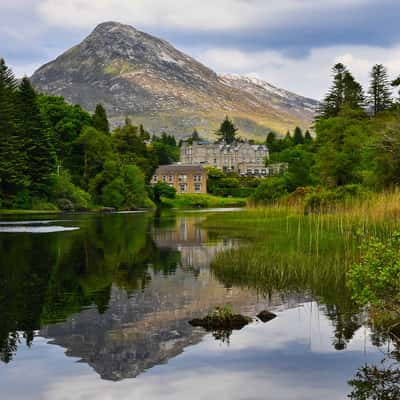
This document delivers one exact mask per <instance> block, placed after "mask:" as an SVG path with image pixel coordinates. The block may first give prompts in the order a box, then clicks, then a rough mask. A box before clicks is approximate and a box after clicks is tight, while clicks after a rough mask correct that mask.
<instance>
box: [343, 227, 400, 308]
mask: <svg viewBox="0 0 400 400" xmlns="http://www.w3.org/2000/svg"><path fill="white" fill-rule="evenodd" d="M361 252H362V259H361V261H360V262H359V263H357V264H354V265H353V266H352V267H351V268H350V270H349V272H348V282H349V286H350V288H351V290H352V292H353V298H354V300H355V301H356V302H357V303H358V304H361V305H373V306H375V307H377V308H379V309H382V310H390V309H393V307H395V308H397V310H398V311H400V232H395V233H394V234H393V236H392V237H391V238H389V239H387V240H386V241H382V240H380V239H377V238H374V237H373V238H371V239H369V240H368V241H367V242H366V243H364V244H363V245H362V247H361Z"/></svg>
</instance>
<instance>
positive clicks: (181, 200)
mask: <svg viewBox="0 0 400 400" xmlns="http://www.w3.org/2000/svg"><path fill="white" fill-rule="evenodd" d="M246 204H247V199H245V198H238V197H219V196H213V195H210V194H178V195H176V197H175V198H173V199H169V198H166V197H162V198H161V206H162V207H164V208H177V209H182V210H184V209H193V208H227V207H245V206H246Z"/></svg>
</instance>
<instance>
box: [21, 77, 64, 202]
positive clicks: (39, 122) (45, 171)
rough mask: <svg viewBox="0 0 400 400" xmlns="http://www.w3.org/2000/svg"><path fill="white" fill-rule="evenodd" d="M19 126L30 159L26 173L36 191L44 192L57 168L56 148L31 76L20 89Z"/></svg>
mask: <svg viewBox="0 0 400 400" xmlns="http://www.w3.org/2000/svg"><path fill="white" fill-rule="evenodd" d="M17 104H18V125H19V130H20V133H21V136H22V137H23V138H24V147H25V153H26V155H27V161H28V171H27V174H28V176H29V179H30V189H31V192H32V193H33V194H36V195H42V194H45V193H46V191H47V189H48V187H47V186H48V183H49V179H50V175H51V173H52V172H54V170H55V162H56V159H55V150H54V146H53V143H52V140H51V136H50V133H49V131H48V129H47V128H46V126H45V124H44V123H43V119H42V116H41V113H40V109H39V104H38V100H37V94H36V92H35V90H34V88H33V87H32V84H31V82H30V81H29V79H28V78H26V77H25V78H23V79H22V81H21V84H20V85H19V87H18V90H17Z"/></svg>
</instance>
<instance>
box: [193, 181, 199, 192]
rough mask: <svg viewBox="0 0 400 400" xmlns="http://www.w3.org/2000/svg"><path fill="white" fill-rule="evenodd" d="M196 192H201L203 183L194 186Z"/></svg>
mask: <svg viewBox="0 0 400 400" xmlns="http://www.w3.org/2000/svg"><path fill="white" fill-rule="evenodd" d="M194 191H195V192H201V183H195V184H194Z"/></svg>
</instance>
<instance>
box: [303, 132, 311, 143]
mask: <svg viewBox="0 0 400 400" xmlns="http://www.w3.org/2000/svg"><path fill="white" fill-rule="evenodd" d="M312 142H313V138H312V136H311V133H310V131H309V130H308V129H307V130H306V133H305V134H304V143H305V144H311V143H312Z"/></svg>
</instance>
